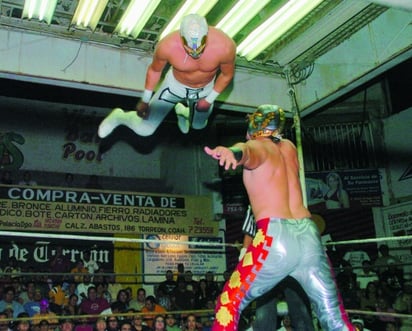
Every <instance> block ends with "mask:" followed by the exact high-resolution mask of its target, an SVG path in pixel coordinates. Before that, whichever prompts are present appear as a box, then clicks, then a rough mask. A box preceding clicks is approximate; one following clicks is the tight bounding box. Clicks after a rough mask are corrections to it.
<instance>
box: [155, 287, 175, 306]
mask: <svg viewBox="0 0 412 331" xmlns="http://www.w3.org/2000/svg"><path fill="white" fill-rule="evenodd" d="M156 302H158V303H159V305H161V306H162V307H163V308H165V309H166V310H172V301H171V299H170V297H169V295H167V294H166V293H164V292H163V288H162V287H158V288H157V290H156Z"/></svg>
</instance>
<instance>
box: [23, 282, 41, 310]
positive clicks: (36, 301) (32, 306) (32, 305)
mask: <svg viewBox="0 0 412 331" xmlns="http://www.w3.org/2000/svg"><path fill="white" fill-rule="evenodd" d="M42 297H43V296H42V293H41V289H40V288H39V287H36V288H35V289H34V297H33V300H32V301H29V302H26V303H25V304H24V305H23V308H24V311H25V312H27V313H28V314H29V316H30V317H32V316H34V315H35V314H39V313H40V301H41V299H42Z"/></svg>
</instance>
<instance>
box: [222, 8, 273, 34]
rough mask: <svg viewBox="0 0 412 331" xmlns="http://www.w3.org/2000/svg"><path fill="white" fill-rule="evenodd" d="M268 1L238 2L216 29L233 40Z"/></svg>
mask: <svg viewBox="0 0 412 331" xmlns="http://www.w3.org/2000/svg"><path fill="white" fill-rule="evenodd" d="M269 1H270V0H240V1H238V2H237V3H236V4H235V5H234V6H233V7H232V8H231V9H230V10H229V11H228V13H227V14H226V15H225V16H224V17H223V18H222V19H221V20H220V21H219V23H217V25H216V27H217V28H218V29H221V30H222V31H224V32H225V33H226V34H227V35H228V36H229V37H231V38H233V37H234V36H235V35H236V33H238V32H239V31H240V30H241V29H242V28H243V27H244V26H245V25H246V24H247V23H248V22H249V21H250V20H251V19H252V18H253V17H255V16H256V14H257V13H258V12H259V11H260V10H261V9H262V8H263V7H265V6H266V5H267V4H268V3H269Z"/></svg>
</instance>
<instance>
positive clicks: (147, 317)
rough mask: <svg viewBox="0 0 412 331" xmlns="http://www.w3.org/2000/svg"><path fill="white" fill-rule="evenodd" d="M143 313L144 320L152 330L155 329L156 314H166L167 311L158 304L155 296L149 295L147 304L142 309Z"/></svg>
mask: <svg viewBox="0 0 412 331" xmlns="http://www.w3.org/2000/svg"><path fill="white" fill-rule="evenodd" d="M141 312H142V313H143V314H144V315H143V319H144V321H145V322H146V325H147V326H148V327H150V328H151V327H153V318H154V315H155V313H158V314H166V309H164V308H163V307H162V306H160V305H159V304H157V303H156V300H155V297H154V296H152V295H149V296H148V297H147V298H146V304H145V306H144V307H143V308H142V310H141ZM147 313H149V314H147Z"/></svg>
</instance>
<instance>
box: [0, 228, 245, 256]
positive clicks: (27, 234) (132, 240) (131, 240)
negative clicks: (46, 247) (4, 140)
mask: <svg viewBox="0 0 412 331" xmlns="http://www.w3.org/2000/svg"><path fill="white" fill-rule="evenodd" d="M0 236H11V237H30V238H43V239H44V238H46V239H77V240H88V241H108V242H128V243H159V240H156V239H137V238H123V237H100V236H96V237H94V236H93V237H92V236H80V235H71V234H54V233H53V234H52V233H38V232H15V231H0ZM161 243H164V244H172V245H195V246H196V245H198V246H211V247H220V246H223V247H238V246H239V245H238V244H224V243H218V242H198V241H183V240H179V241H177V240H176V241H174V240H161ZM188 250H192V249H188ZM202 250H203V249H202ZM214 251H216V250H214Z"/></svg>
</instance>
